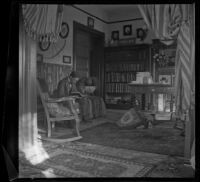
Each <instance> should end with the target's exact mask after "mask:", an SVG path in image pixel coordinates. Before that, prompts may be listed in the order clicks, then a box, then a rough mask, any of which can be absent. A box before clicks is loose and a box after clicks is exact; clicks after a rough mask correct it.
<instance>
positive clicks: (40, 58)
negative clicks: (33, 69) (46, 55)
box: [37, 54, 43, 63]
mask: <svg viewBox="0 0 200 182" xmlns="http://www.w3.org/2000/svg"><path fill="white" fill-rule="evenodd" d="M37 61H38V62H41V63H42V62H43V55H42V54H37Z"/></svg>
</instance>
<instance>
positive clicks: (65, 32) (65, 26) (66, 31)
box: [59, 22, 69, 39]
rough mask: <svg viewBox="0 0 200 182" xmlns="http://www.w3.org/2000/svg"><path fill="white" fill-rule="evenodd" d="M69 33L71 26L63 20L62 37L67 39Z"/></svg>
mask: <svg viewBox="0 0 200 182" xmlns="http://www.w3.org/2000/svg"><path fill="white" fill-rule="evenodd" d="M68 34H69V26H68V24H67V23H66V22H63V23H62V25H61V31H60V34H59V35H60V37H61V38H63V39H65V38H67V36H68Z"/></svg>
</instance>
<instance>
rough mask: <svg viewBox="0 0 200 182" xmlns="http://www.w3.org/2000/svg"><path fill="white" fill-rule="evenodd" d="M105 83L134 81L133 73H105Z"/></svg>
mask: <svg viewBox="0 0 200 182" xmlns="http://www.w3.org/2000/svg"><path fill="white" fill-rule="evenodd" d="M105 79H106V82H125V83H128V82H130V81H132V80H135V72H124V73H122V72H108V73H106V78H105Z"/></svg>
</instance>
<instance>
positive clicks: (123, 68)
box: [104, 44, 151, 109]
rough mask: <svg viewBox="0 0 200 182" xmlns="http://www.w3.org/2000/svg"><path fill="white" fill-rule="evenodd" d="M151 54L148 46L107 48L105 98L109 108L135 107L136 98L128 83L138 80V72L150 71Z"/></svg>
mask: <svg viewBox="0 0 200 182" xmlns="http://www.w3.org/2000/svg"><path fill="white" fill-rule="evenodd" d="M149 52H150V46H149V45H148V44H140V45H129V46H117V47H106V48H105V68H104V70H105V71H104V72H105V73H104V88H105V89H104V98H105V103H106V106H107V108H112V109H129V108H131V107H132V106H133V105H134V101H135V98H133V96H132V95H131V94H130V87H129V85H128V83H130V82H131V81H133V80H136V73H137V72H143V71H150V65H151V64H150V59H149V58H150V53H149ZM136 97H137V96H136ZM138 97H140V96H138ZM139 99H140V100H141V97H140V98H139Z"/></svg>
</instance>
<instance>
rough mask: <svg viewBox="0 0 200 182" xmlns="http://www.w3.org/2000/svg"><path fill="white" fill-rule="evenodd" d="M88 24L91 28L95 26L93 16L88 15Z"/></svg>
mask: <svg viewBox="0 0 200 182" xmlns="http://www.w3.org/2000/svg"><path fill="white" fill-rule="evenodd" d="M87 25H88V27H90V28H94V19H93V18H91V17H88V19H87Z"/></svg>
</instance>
